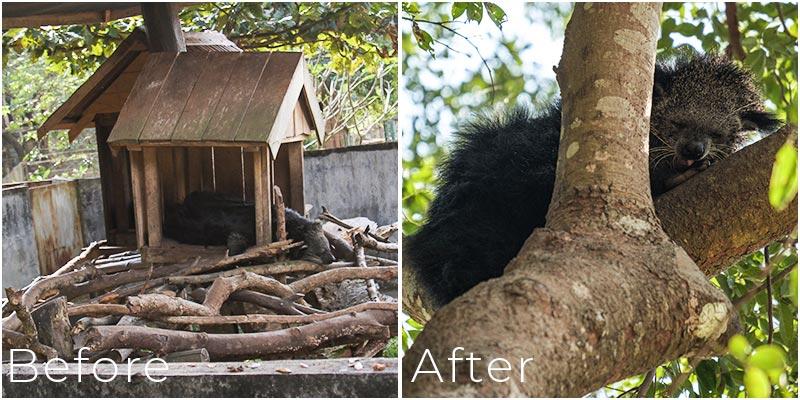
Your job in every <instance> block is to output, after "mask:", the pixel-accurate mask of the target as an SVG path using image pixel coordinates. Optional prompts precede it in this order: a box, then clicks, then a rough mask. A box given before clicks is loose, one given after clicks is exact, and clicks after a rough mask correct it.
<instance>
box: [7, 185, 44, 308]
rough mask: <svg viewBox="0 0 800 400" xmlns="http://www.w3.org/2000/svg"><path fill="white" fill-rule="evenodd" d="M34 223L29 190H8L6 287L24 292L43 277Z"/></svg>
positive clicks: (24, 188)
mask: <svg viewBox="0 0 800 400" xmlns="http://www.w3.org/2000/svg"><path fill="white" fill-rule="evenodd" d="M32 220H33V216H32V215H31V201H30V197H29V196H28V188H27V187H25V186H20V187H14V188H11V189H4V190H3V287H13V288H15V289H21V288H22V287H24V286H25V285H27V284H28V283H30V282H31V281H32V280H33V279H34V278H36V277H37V276H39V259H38V255H37V253H36V239H35V238H34V235H33V224H32V223H31V221H32ZM3 297H5V294H3Z"/></svg>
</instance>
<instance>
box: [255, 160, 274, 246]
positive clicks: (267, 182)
mask: <svg viewBox="0 0 800 400" xmlns="http://www.w3.org/2000/svg"><path fill="white" fill-rule="evenodd" d="M261 161H262V164H261V165H263V166H264V169H263V170H262V171H261V177H262V178H261V179H263V182H262V185H263V190H264V194H263V199H264V202H265V203H266V206H265V207H264V222H265V224H266V229H267V230H266V236H265V237H266V239H265V240H266V241H267V242H272V239H273V238H272V190H270V188H271V187H272V185H273V184H274V183H273V179H272V170H273V161H272V154H271V153H270V151H269V146H264V147H262V148H261ZM255 196H256V197H258V195H255Z"/></svg>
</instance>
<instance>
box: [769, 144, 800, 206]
mask: <svg viewBox="0 0 800 400" xmlns="http://www.w3.org/2000/svg"><path fill="white" fill-rule="evenodd" d="M795 140H797V138H796V137H793V138H792V140H790V141H788V142H786V143H785V144H784V145H783V146H781V148H780V149H779V150H778V153H777V154H775V164H774V165H773V166H772V176H771V177H770V180H769V203H770V204H771V205H772V207H774V208H775V209H776V210H778V211H783V210H784V209H786V207H788V206H789V203H791V202H792V200H794V198H795V196H797V147H796V146H795V144H794V142H795Z"/></svg>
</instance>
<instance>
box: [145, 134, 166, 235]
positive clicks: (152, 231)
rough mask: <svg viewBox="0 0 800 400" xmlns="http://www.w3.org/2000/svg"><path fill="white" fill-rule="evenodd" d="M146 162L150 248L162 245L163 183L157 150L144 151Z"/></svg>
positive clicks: (147, 149)
mask: <svg viewBox="0 0 800 400" xmlns="http://www.w3.org/2000/svg"><path fill="white" fill-rule="evenodd" d="M142 153H143V154H142V158H143V162H144V187H145V193H144V197H145V204H146V205H147V206H146V209H147V241H148V245H149V246H150V247H158V246H160V245H161V181H160V179H159V176H158V153H157V151H156V149H155V148H152V147H145V148H143V149H142Z"/></svg>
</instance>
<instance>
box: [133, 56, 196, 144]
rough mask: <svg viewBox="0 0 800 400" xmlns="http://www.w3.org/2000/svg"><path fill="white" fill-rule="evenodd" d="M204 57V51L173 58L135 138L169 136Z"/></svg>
mask: <svg viewBox="0 0 800 400" xmlns="http://www.w3.org/2000/svg"><path fill="white" fill-rule="evenodd" d="M206 59H208V53H191V54H186V55H184V56H181V57H178V58H177V59H175V63H174V64H173V66H172V71H174V72H173V73H170V74H169V76H168V77H167V79H166V80H165V81H164V83H163V85H162V88H161V93H159V95H158V99H157V100H156V102H155V103H154V104H153V110H152V111H151V112H150V116H149V117H148V118H147V123H145V125H144V128H143V129H142V133H140V134H139V141H148V140H152V141H167V140H171V139H172V135H173V131H174V130H175V126H176V125H177V124H178V120H179V119H180V117H181V114H183V110H184V108H185V107H186V102H187V100H188V99H189V95H190V94H191V93H192V89H194V87H195V85H196V84H197V82H198V80H197V78H198V77H199V75H200V72H201V71H202V70H203V66H204V65H205V63H206Z"/></svg>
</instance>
